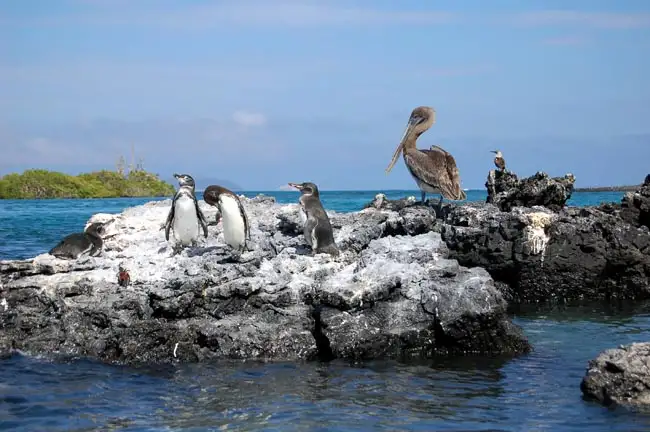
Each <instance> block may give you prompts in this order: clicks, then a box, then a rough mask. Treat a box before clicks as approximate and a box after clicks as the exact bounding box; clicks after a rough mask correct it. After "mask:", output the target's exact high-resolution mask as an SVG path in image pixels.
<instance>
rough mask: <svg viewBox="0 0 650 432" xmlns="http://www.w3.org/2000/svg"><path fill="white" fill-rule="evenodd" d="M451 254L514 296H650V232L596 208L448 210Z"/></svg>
mask: <svg viewBox="0 0 650 432" xmlns="http://www.w3.org/2000/svg"><path fill="white" fill-rule="evenodd" d="M441 233H442V238H443V239H444V241H445V243H446V244H447V246H448V247H449V249H450V256H451V257H453V258H455V259H457V260H458V261H459V262H460V263H461V264H462V265H465V266H480V267H483V268H485V269H486V270H488V272H490V274H491V275H492V277H493V278H494V279H495V280H497V281H499V282H504V283H506V284H507V286H508V288H507V291H506V292H505V293H504V294H505V295H506V298H507V299H508V300H509V301H514V302H539V301H565V300H577V299H590V300H595V299H604V300H607V299H641V298H650V231H649V230H648V229H647V228H645V227H643V228H637V227H634V226H632V225H630V224H628V223H627V222H626V221H624V220H623V219H621V218H620V217H616V216H614V215H611V214H607V213H605V212H603V211H601V210H599V209H597V208H576V207H570V208H566V209H564V210H562V211H560V212H559V213H553V212H551V211H550V210H548V209H545V208H543V207H537V208H532V209H529V208H522V207H518V208H515V209H513V210H512V211H511V212H509V213H506V212H501V211H499V210H498V209H497V208H496V207H494V206H492V205H489V204H487V205H481V206H462V207H456V208H454V209H452V210H451V211H450V212H449V216H448V217H447V219H446V220H445V224H444V225H443V227H442V229H441Z"/></svg>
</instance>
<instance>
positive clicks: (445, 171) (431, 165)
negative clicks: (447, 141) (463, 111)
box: [404, 146, 467, 200]
mask: <svg viewBox="0 0 650 432" xmlns="http://www.w3.org/2000/svg"><path fill="white" fill-rule="evenodd" d="M404 158H405V159H406V163H407V165H408V166H409V169H410V170H412V171H413V174H414V175H415V176H416V177H417V178H419V179H420V180H421V181H423V182H425V183H427V184H428V185H430V186H432V187H434V188H436V189H439V190H440V192H441V193H442V196H443V197H444V198H447V199H450V200H464V199H466V198H467V195H466V194H465V191H463V189H462V188H461V187H460V173H459V171H458V167H457V166H456V160H455V159H454V157H453V156H452V155H451V154H450V153H449V152H447V151H446V150H444V149H442V148H440V147H438V146H431V149H430V150H415V151H408V152H406V153H405V154H404Z"/></svg>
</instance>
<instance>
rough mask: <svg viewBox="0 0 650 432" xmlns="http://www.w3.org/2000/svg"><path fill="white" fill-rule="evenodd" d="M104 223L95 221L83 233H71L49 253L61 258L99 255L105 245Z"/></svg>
mask: <svg viewBox="0 0 650 432" xmlns="http://www.w3.org/2000/svg"><path fill="white" fill-rule="evenodd" d="M103 234H104V224H102V223H99V222H93V223H91V224H90V225H88V228H86V229H85V230H84V232H81V233H74V234H70V235H68V236H66V237H64V238H63V240H61V241H60V242H59V243H58V244H57V245H56V246H54V247H53V248H52V249H50V251H49V254H50V255H54V256H55V257H57V258H61V259H77V258H80V257H83V256H93V257H94V256H97V255H99V254H100V253H101V251H102V248H103V247H104V240H102V237H101V236H102V235H103Z"/></svg>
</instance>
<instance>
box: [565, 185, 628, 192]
mask: <svg viewBox="0 0 650 432" xmlns="http://www.w3.org/2000/svg"><path fill="white" fill-rule="evenodd" d="M640 188H641V185H633V186H593V187H581V188H578V187H577V188H574V189H573V190H574V191H575V192H634V191H637V190H639V189H640Z"/></svg>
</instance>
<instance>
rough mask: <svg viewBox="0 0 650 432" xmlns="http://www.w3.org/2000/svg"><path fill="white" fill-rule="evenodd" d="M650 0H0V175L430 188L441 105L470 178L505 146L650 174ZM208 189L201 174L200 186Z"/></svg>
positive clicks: (619, 178)
mask: <svg viewBox="0 0 650 432" xmlns="http://www.w3.org/2000/svg"><path fill="white" fill-rule="evenodd" d="M648 53H650V2H648V1H644V0H627V1H613V0H612V1H602V0H591V1H586V0H575V1H569V0H566V1H532V0H531V1H514V0H511V1H504V0H490V1H485V0H475V1H468V0H467V1H463V0H455V1H451V0H449V1H433V0H429V1H425V0H420V1H415V0H401V1H399V2H397V1H388V0H374V1H370V0H365V1H364V0H348V1H342V0H327V1H326V0H238V1H234V0H233V1H216V0H215V1H207V0H40V1H39V0H30V1H27V0H25V1H14V0H0V95H1V96H0V143H2V146H1V147H2V153H3V154H2V157H0V174H5V173H7V172H13V171H22V170H23V169H25V168H29V167H42V168H48V169H55V170H61V171H66V172H70V173H76V172H80V171H87V170H93V169H98V168H113V167H114V162H115V161H116V160H117V158H118V156H119V155H120V154H125V155H126V154H128V153H129V151H130V147H131V145H132V144H133V145H134V146H135V148H136V152H137V153H138V155H139V156H141V157H143V158H144V161H145V167H146V168H147V169H149V170H152V171H155V172H158V173H159V174H161V175H162V176H164V177H166V178H168V177H169V176H170V175H171V173H173V172H178V171H182V172H189V173H191V174H193V175H194V176H195V177H196V178H197V179H201V178H210V179H226V180H228V181H229V182H232V183H235V184H238V185H240V186H241V187H243V188H245V189H267V190H272V189H276V188H278V187H279V186H280V185H283V184H286V182H288V181H294V182H296V181H297V182H300V181H313V182H315V183H317V184H318V185H319V186H320V187H321V188H322V189H401V188H408V189H414V188H415V183H414V182H413V180H412V179H411V177H410V176H409V174H408V172H407V171H406V169H405V167H404V163H403V161H402V160H401V159H400V161H399V162H398V164H397V165H396V166H395V168H394V169H393V171H392V172H391V173H390V175H386V174H385V173H384V169H385V168H386V166H387V165H388V163H389V162H390V158H391V156H392V153H393V151H394V149H395V147H396V145H397V144H398V140H399V138H400V137H401V134H402V132H403V129H404V126H405V124H406V121H407V119H408V116H409V114H410V111H411V110H412V109H413V108H414V107H416V106H418V105H429V106H433V107H434V108H435V109H436V111H437V123H436V124H435V125H434V126H433V127H432V128H431V130H429V131H428V132H426V133H425V134H424V135H422V136H421V138H420V140H419V147H421V148H429V146H431V145H432V144H438V145H440V146H442V147H443V148H445V149H447V150H448V151H450V152H451V153H452V154H453V155H454V156H455V158H456V162H457V164H458V166H459V169H460V173H461V178H462V181H463V186H464V187H468V188H475V187H483V184H484V183H485V178H486V175H487V172H488V171H489V170H490V169H492V167H493V165H492V157H493V155H492V154H491V153H489V150H492V149H495V148H498V149H501V150H502V151H503V153H504V156H505V157H506V160H507V162H508V164H509V167H510V169H511V170H513V171H515V172H517V173H518V174H520V175H530V174H533V173H534V172H536V171H538V170H544V171H547V172H549V173H550V174H552V175H563V174H565V173H566V172H572V173H574V174H575V175H576V177H577V183H578V184H580V185H605V184H613V183H615V184H621V183H624V184H628V183H639V182H641V181H642V180H643V178H644V177H645V175H646V174H647V173H648V171H649V170H650V165H649V163H648V161H650V120H649V119H650V56H648ZM204 186H205V185H199V187H204Z"/></svg>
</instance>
